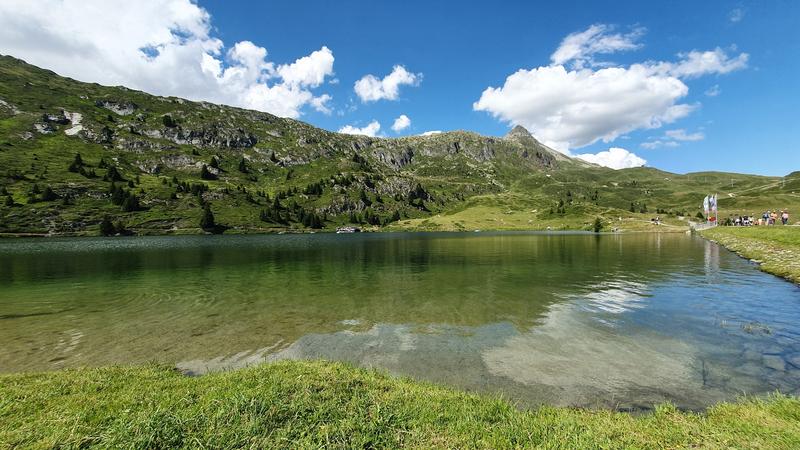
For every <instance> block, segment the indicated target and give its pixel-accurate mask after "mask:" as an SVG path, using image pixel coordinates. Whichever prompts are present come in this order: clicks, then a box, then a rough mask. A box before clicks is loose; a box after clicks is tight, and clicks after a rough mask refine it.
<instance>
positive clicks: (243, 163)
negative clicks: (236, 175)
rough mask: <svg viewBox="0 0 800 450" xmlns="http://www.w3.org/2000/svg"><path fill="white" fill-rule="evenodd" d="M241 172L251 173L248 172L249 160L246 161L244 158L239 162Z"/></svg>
mask: <svg viewBox="0 0 800 450" xmlns="http://www.w3.org/2000/svg"><path fill="white" fill-rule="evenodd" d="M239 172H242V173H247V172H249V170H247V160H245V159H244V158H242V159H241V160H240V161H239Z"/></svg>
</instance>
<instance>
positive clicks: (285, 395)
mask: <svg viewBox="0 0 800 450" xmlns="http://www.w3.org/2000/svg"><path fill="white" fill-rule="evenodd" d="M696 446H700V447H708V448H731V447H735V448H800V400H798V399H796V398H792V397H785V396H777V395H776V396H773V397H771V398H769V399H767V400H756V399H752V400H746V401H742V402H739V403H723V404H719V405H717V406H714V407H712V408H710V409H709V410H708V411H707V412H706V413H704V414H697V413H690V412H681V411H678V410H677V409H675V408H674V407H672V406H670V405H662V406H659V407H657V408H656V409H655V410H654V412H653V413H651V414H646V415H643V416H639V417H634V416H631V415H630V414H627V413H620V412H614V411H588V410H580V409H571V408H555V407H542V408H539V409H536V410H533V411H520V410H517V409H516V408H514V406H513V405H512V404H511V403H509V402H507V401H504V400H501V399H496V398H490V397H485V396H480V395H475V394H468V393H463V392H457V391H455V390H451V389H447V388H444V387H439V386H435V385H432V384H428V383H424V382H417V381H412V380H409V379H403V378H395V377H391V376H389V375H385V374H383V373H381V372H377V371H370V370H364V369H357V368H353V367H351V366H348V365H346V364H342V363H328V362H296V361H295V362H278V363H272V364H264V365H260V366H257V367H253V368H249V369H243V370H239V371H233V372H226V373H217V374H211V375H207V376H203V377H195V378H190V377H185V376H183V375H181V374H180V373H177V372H176V371H174V370H173V369H171V368H169V367H164V366H143V367H111V368H101V369H79V370H65V371H60V372H47V373H34V374H15V375H3V376H0V447H2V448H5V447H33V448H55V447H59V448H76V447H103V448H119V447H134V448H143V447H148V448H165V447H171V448H175V447H193V448H194V447H214V448H217V447H226V448H229V447H261V448H265V447H269V448H273V447H288V448H306V447H347V448H354V447H359V448H378V447H382V448H397V447H409V448H514V447H546V448H623V447H624V448H654V447H656V448H678V447H696Z"/></svg>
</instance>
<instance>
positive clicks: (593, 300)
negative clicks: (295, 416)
mask: <svg viewBox="0 0 800 450" xmlns="http://www.w3.org/2000/svg"><path fill="white" fill-rule="evenodd" d="M286 358H289V359H301V358H325V359H335V360H343V361H349V362H352V363H355V364H357V365H360V366H365V367H378V368H382V369H386V370H388V371H390V372H392V373H395V374H401V375H408V376H412V377H415V378H419V379H424V380H430V381H435V382H439V383H444V384H448V385H451V386H455V387H459V388H464V389H468V390H475V391H482V392H492V393H502V394H503V395H505V396H506V397H508V398H510V399H512V400H513V401H516V402H517V403H519V404H520V405H521V406H533V405H537V404H541V403H547V404H554V405H577V406H589V407H617V408H634V409H635V408H647V407H650V406H652V405H653V403H658V402H662V401H665V400H670V401H672V402H674V403H676V404H678V405H679V406H681V407H686V408H702V407H704V406H707V405H709V404H711V403H714V402H717V401H720V400H730V399H734V398H736V397H737V396H739V395H741V394H743V393H748V394H761V393H765V392H772V391H775V390H780V391H782V392H787V393H795V394H798V393H800V391H799V390H800V288H798V287H797V286H795V285H793V284H791V283H788V282H785V281H783V280H780V279H778V278H775V277H772V276H770V275H766V274H763V273H761V272H759V271H758V270H757V269H756V268H755V266H754V265H752V264H751V263H749V262H747V261H745V260H742V259H740V258H738V257H737V256H736V255H734V254H732V253H730V252H728V251H726V250H724V249H721V248H719V247H718V246H717V245H716V244H712V243H709V242H706V241H704V240H702V239H699V238H695V237H689V236H685V235H659V234H631V235H603V236H595V235H589V234H535V233H468V234H452V233H448V234H444V233H442V234H437V233H430V234H360V235H359V234H354V235H330V234H318V235H283V236H187V237H136V238H113V239H101V238H97V239H93V238H85V239H39V240H7V241H0V371H3V372H16V371H31V370H52V369H60V368H66V367H76V366H86V365H92V366H94V365H108V364H117V363H122V364H127V363H142V362H147V361H160V362H166V363H170V364H175V365H176V366H177V367H179V368H180V369H182V370H184V371H186V372H187V373H193V374H199V373H204V372H206V371H210V370H223V369H229V368H237V367H243V366H246V365H250V364H257V363H260V362H264V361H270V360H276V359H286Z"/></svg>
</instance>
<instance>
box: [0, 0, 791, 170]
mask: <svg viewBox="0 0 800 450" xmlns="http://www.w3.org/2000/svg"><path fill="white" fill-rule="evenodd" d="M55 1H56V0H43V1H42V2H40V3H41V4H39V5H33V6H32V5H31V4H30V3H31V2H24V1H21V0H20V1H15V0H10V1H9V3H8V4H7V6H6V7H7V8H10V9H9V11H6V14H0V17H5V18H2V19H0V25H2V26H3V27H2V30H5V31H0V52H2V53H6V54H12V55H14V56H17V57H21V58H23V59H26V60H28V61H29V62H32V63H34V64H38V65H43V66H45V67H48V68H51V69H53V70H56V71H58V72H60V73H63V74H65V75H70V76H73V77H75V78H78V79H85V80H86V81H98V82H101V83H104V84H126V85H129V86H132V87H134V88H139V89H143V90H146V91H149V92H154V93H158V94H162V95H166V94H170V95H180V96H186V97H189V98H197V99H207V100H211V101H219V102H223V103H228V104H234V105H239V106H246V107H253V108H257V109H262V110H268V111H270V112H274V113H277V114H279V115H285V116H294V117H297V118H299V119H300V120H304V121H307V122H310V123H312V124H314V125H316V126H320V127H322V128H325V129H329V130H333V131H337V130H341V129H343V128H344V127H348V126H349V127H350V128H346V129H345V130H350V131H354V130H355V129H357V128H360V129H362V130H361V132H366V133H376V134H378V135H382V136H389V137H392V136H403V135H409V134H419V133H423V132H427V131H433V130H444V131H447V130H455V129H465V130H472V131H476V132H479V133H482V134H487V135H503V134H505V133H506V132H507V131H508V130H509V129H510V127H511V126H513V125H514V124H517V123H519V124H522V125H524V126H526V127H527V128H529V130H530V131H531V132H532V133H533V134H534V135H536V136H537V137H538V138H539V139H540V140H542V141H544V142H546V143H548V144H550V145H553V146H555V147H557V148H559V149H560V150H562V151H565V152H569V153H570V154H573V155H578V154H597V153H600V152H606V151H607V150H608V149H609V148H612V147H613V148H618V149H624V152H623V151H622V150H616V151H615V153H614V154H613V155H612V154H609V153H607V152H606V153H600V156H599V157H595V158H596V160H598V161H599V162H606V163H609V164H611V165H613V164H622V165H636V164H639V163H641V161H642V160H646V161H647V165H649V166H653V167H658V168H661V169H665V170H669V171H674V172H690V171H699V170H724V171H735V172H747V173H760V174H769V175H784V174H786V173H788V172H791V171H793V170H800V149H799V148H798V143H800V131H798V129H800V127H798V126H797V124H796V122H797V121H798V118H799V117H800V114H799V112H800V82H799V81H798V80H800V60H799V59H798V56H800V31H798V24H800V2H794V1H776V2H769V3H761V2H760V3H747V2H713V1H710V2H662V3H660V4H656V2H619V1H617V2H609V3H601V2H590V1H587V2H569V1H563V2H548V3H541V4H534V3H533V2H521V1H520V2H504V3H501V2H494V3H493V4H491V5H489V4H488V3H485V2H473V3H469V2H422V1H406V2H401V3H389V2H367V1H341V2H330V1H310V2H243V1H230V0H228V1H222V0H207V1H200V2H199V3H197V2H195V3H190V2H188V0H168V1H165V2H155V3H154V2H153V1H150V0H147V1H145V0H143V1H142V2H133V3H134V4H133V5H126V6H122V5H125V4H122V3H121V4H118V5H112V6H113V7H109V6H108V4H109V2H102V1H95V2H94V4H92V3H93V1H90V0H85V1H77V0H64V1H63V2H56V3H53V4H46V3H52V2H55ZM37 3H39V2H37ZM2 8H3V7H2V6H0V9H2ZM131 8H132V9H131ZM59 12H61V14H59ZM0 13H2V11H0ZM123 13H124V14H123ZM103 14H106V15H107V16H108V17H103ZM116 16H123V17H126V18H127V19H126V22H124V23H115V21H116V20H120V19H116V18H115V17H116ZM54 17H55V18H54ZM59 17H61V18H59ZM64 17H66V18H64ZM156 17H157V19H154V18H156ZM100 19H106V22H110V23H109V24H108V25H107V26H106V28H107V31H104V26H98V25H97V24H98V21H99V20H100ZM59 20H63V21H64V23H59V22H58V21H59ZM67 20H68V21H67ZM83 20H86V21H87V22H88V23H91V24H93V27H94V29H93V30H92V31H91V32H89V31H86V30H85V29H86V28H87V27H86V26H81V25H80V22H81V21H83ZM2 22H5V23H2ZM134 25H135V26H134ZM70 27H73V29H72V30H70V29H69V28H70ZM65 28H66V29H67V31H64V29H65ZM98 28H99V29H98ZM178 29H179V30H180V32H176V30H178ZM9 30H11V31H9ZM104 32H106V33H108V34H109V36H107V37H104V35H103V33H104ZM3 33H6V34H5V35H4V34H3ZM26 33H27V34H28V35H29V36H27V37H28V39H27V42H25V41H24V40H23V38H25V37H26V35H25V34H26ZM65 33H66V34H65ZM34 35H35V36H36V38H35V39H31V37H32V36H34ZM42 36H44V38H43V37H42ZM106 39H113V40H114V41H113V42H112V43H108V42H105V41H106ZM31 41H33V43H32V42H31ZM240 43H246V45H244V44H243V45H239V44H240ZM145 47H147V48H148V49H149V50H148V51H149V53H147V54H144V53H142V52H141V49H142V48H145ZM93 48H94V49H95V50H96V51H92V50H91V49H93ZM234 50H236V51H235V52H234ZM137 51H138V52H139V54H138V55H137ZM55 52H58V53H57V54H56V53H55ZM232 52H233V53H232ZM204 54H208V55H211V56H203V55H204ZM103 55H106V56H105V57H103ZM304 57H305V59H304V60H303V61H302V62H301V61H299V59H302V58H304ZM148 58H149V59H148ZM98 60H100V61H98ZM109 60H113V61H112V62H110V63H109V62H108V61H109ZM139 60H142V61H139ZM209 61H211V63H209ZM133 63H135V64H133ZM201 66H202V70H201V69H200V68H199V67H201ZM115 67H119V69H118V70H116V71H115V69H114V68H115ZM396 67H402V69H395V68H396ZM230 68H234V69H236V70H231V71H227V69H230ZM397 70H400V71H399V72H398V71H397ZM215 71H217V72H215ZM393 71H394V72H395V73H394V75H393V76H392V77H389V79H387V80H384V83H383V84H381V83H380V81H381V80H383V79H384V77H386V76H387V75H389V74H390V73H392V72H393ZM201 72H202V73H201ZM212 72H213V73H215V75H214V76H213V77H211V78H209V76H208V74H209V73H212ZM251 72H252V74H250V73H251ZM248 74H250V75H248ZM369 75H372V76H373V77H374V79H371V78H370V79H368V80H367V81H366V82H362V89H360V90H357V89H355V88H354V86H355V84H356V82H357V81H358V80H362V79H364V78H365V77H368V76H369ZM512 75H514V77H513V79H509V81H508V82H507V78H508V77H509V76H512ZM392 79H394V81H395V82H394V83H393V82H392ZM370 80H371V81H370ZM398 80H399V82H397V81H398ZM262 85H263V86H262ZM490 88H494V90H491V91H487V89H490ZM401 115H405V116H406V117H407V118H408V119H409V121H410V125H408V126H407V127H406V128H403V129H400V130H399V131H395V130H393V129H392V125H393V123H394V121H395V119H397V118H398V117H399V116H401ZM374 122H378V123H379V124H380V129H379V130H376V129H375V128H376V127H375V126H374ZM371 123H373V126H372V127H371V128H370V127H369V125H370V124H371ZM357 131H358V130H355V132H357ZM589 158H590V159H591V158H593V157H591V156H590V157H589ZM620 158H622V159H620Z"/></svg>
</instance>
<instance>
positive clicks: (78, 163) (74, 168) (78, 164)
mask: <svg viewBox="0 0 800 450" xmlns="http://www.w3.org/2000/svg"><path fill="white" fill-rule="evenodd" d="M82 167H83V159H82V158H81V154H80V153H76V154H75V159H74V160H73V161H72V164H70V165H69V168H68V170H69V171H70V172H74V173H78V172H80V170H81V168H82Z"/></svg>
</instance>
